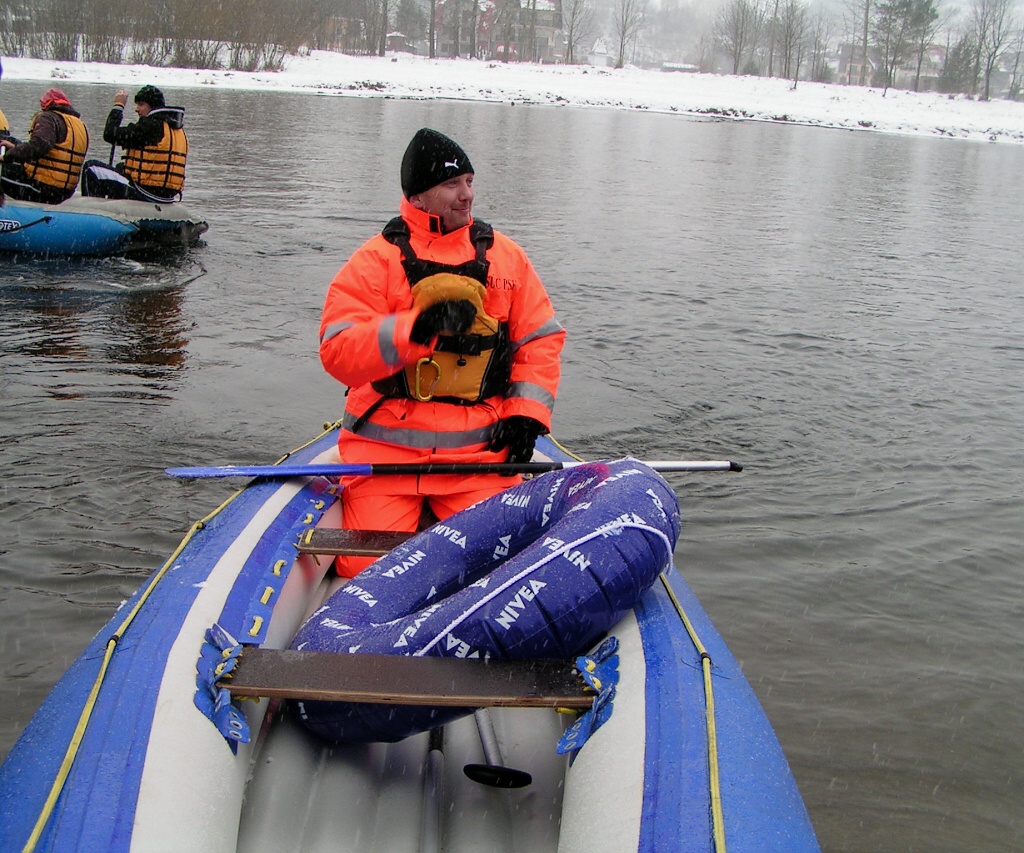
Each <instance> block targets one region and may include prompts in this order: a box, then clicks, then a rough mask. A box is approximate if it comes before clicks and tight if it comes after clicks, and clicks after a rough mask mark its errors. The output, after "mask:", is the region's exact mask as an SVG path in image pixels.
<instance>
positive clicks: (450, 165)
mask: <svg viewBox="0 0 1024 853" xmlns="http://www.w3.org/2000/svg"><path fill="white" fill-rule="evenodd" d="M473 179H474V170H473V166H472V164H471V163H470V161H469V157H468V156H467V155H466V152H465V151H463V150H462V148H461V147H460V146H459V145H458V144H457V143H456V142H455V141H454V140H452V139H450V138H449V137H447V136H445V135H444V134H442V133H439V132H438V131H436V130H432V129H430V128H423V129H422V130H420V131H418V132H417V133H416V135H415V136H414V137H413V139H412V141H411V142H410V143H409V146H408V148H407V149H406V152H405V156H404V157H403V159H402V167H401V184H402V193H403V198H402V200H401V205H400V208H399V212H400V215H399V216H398V217H396V218H395V219H393V220H391V222H389V223H388V225H387V226H386V227H385V228H384V230H383V232H382V233H381V234H378V235H377V236H375V237H373V238H371V239H370V240H369V241H367V242H366V243H365V244H363V245H362V246H361V247H360V248H359V249H357V250H356V252H355V253H354V254H353V255H352V257H351V258H350V259H349V261H348V262H347V263H346V264H345V266H343V267H342V268H341V270H340V272H339V273H338V274H337V276H335V278H334V281H333V282H332V283H331V286H330V289H329V291H328V293H327V299H326V302H325V305H324V310H323V316H322V319H321V323H320V360H321V361H322V362H323V365H324V367H325V368H326V370H327V372H328V373H330V374H331V375H332V376H334V377H335V378H336V379H338V380H339V381H340V382H342V383H343V384H345V385H346V386H348V399H347V404H346V408H345V417H344V420H343V426H342V430H341V435H340V437H339V440H338V448H339V451H340V453H341V458H342V460H343V461H345V462H347V463H366V462H369V463H396V462H398V463H403V462H405V463H428V462H506V461H510V462H524V461H528V460H529V459H530V457H531V456H532V454H533V447H534V442H535V441H536V439H537V436H538V435H541V434H543V433H546V432H549V431H550V428H551V414H552V409H553V408H554V404H555V396H556V394H557V392H558V383H559V378H560V375H561V368H560V358H561V351H562V346H563V343H564V341H565V330H564V329H563V328H562V326H561V324H560V323H559V322H558V321H557V320H556V319H555V312H554V309H553V307H552V305H551V301H550V299H549V298H548V295H547V292H546V291H545V290H544V285H543V284H542V283H541V280H540V278H539V277H538V275H537V273H536V272H535V271H534V268H533V265H532V264H531V263H530V260H529V258H528V257H527V256H526V252H525V251H523V249H522V248H521V247H520V246H518V245H517V244H516V243H514V242H513V241H512V240H511V239H509V238H508V237H506V236H505V235H504V234H502V233H500V232H498V231H496V230H494V229H493V228H491V226H489V225H487V224H486V223H484V222H481V221H479V220H474V219H473V216H472V208H473V200H474V190H473ZM517 482H519V478H517V477H515V478H510V477H498V476H495V475H472V476H461V475H426V476H415V475H400V476H387V477H362V478H352V479H351V480H348V481H346V483H345V489H344V492H343V494H342V509H343V525H344V527H346V528H348V529H372V530H395V531H409V532H412V531H415V530H416V529H417V525H418V524H419V521H420V517H421V512H422V510H423V508H424V504H426V505H427V506H429V508H430V510H431V511H432V512H433V513H434V514H435V515H436V516H437V518H439V519H444V518H447V517H448V516H449V515H451V514H452V513H454V512H457V511H459V510H461V509H464V508H466V507H468V506H470V505H472V504H474V503H476V502H477V501H480V500H483V499H484V498H487V497H490V496H491V495H494V494H496V493H498V492H500V491H503V490H505V489H507V488H508V487H509V486H510V485H514V484H515V483H517ZM370 562H371V560H370V559H369V558H353V557H347V558H339V559H338V561H337V563H336V568H337V571H338V573H339V574H340V575H342V576H344V577H352V576H354V575H355V574H357V573H358V572H359V571H361V570H362V569H363V568H365V567H366V565H368V564H369V563H370Z"/></svg>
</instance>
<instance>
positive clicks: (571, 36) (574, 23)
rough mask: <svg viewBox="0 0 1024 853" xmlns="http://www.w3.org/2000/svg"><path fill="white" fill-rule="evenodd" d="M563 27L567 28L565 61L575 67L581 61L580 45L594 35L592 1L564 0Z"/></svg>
mask: <svg viewBox="0 0 1024 853" xmlns="http://www.w3.org/2000/svg"><path fill="white" fill-rule="evenodd" d="M562 26H564V27H565V51H566V52H565V61H566V62H567V63H568V64H569V65H575V64H576V62H577V61H578V60H579V59H580V45H582V44H583V43H584V42H587V41H589V40H590V39H591V38H592V37H593V34H594V4H593V2H592V0H563V2H562Z"/></svg>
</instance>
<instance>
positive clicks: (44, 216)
mask: <svg viewBox="0 0 1024 853" xmlns="http://www.w3.org/2000/svg"><path fill="white" fill-rule="evenodd" d="M208 227H209V226H208V225H207V223H206V222H205V221H204V220H203V219H201V218H199V217H198V216H196V215H195V214H194V213H192V211H191V210H189V208H188V207H186V206H185V205H183V204H182V203H180V202H178V203H173V204H172V203H163V202H161V203H151V202H145V201H124V200H118V199H106V198H88V197H85V196H77V195H76V196H72V197H71V198H69V199H68V200H67V201H65V202H63V203H62V204H59V205H53V204H38V203H36V202H30V201H13V200H11V199H7V201H6V202H5V203H4V204H3V206H0V252H15V253H20V254H26V255H38V256H57V257H103V256H107V255H117V254H121V253H123V252H126V251H132V250H139V249H147V248H151V247H154V246H188V245H192V244H194V243H195V242H196V241H197V240H198V239H199V237H200V236H202V234H204V233H205V232H206V230H207V228H208Z"/></svg>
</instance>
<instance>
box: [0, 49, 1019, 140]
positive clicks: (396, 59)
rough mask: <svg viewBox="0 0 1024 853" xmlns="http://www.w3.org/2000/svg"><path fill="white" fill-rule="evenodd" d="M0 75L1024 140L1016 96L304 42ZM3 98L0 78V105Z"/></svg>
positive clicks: (8, 66)
mask: <svg viewBox="0 0 1024 853" xmlns="http://www.w3.org/2000/svg"><path fill="white" fill-rule="evenodd" d="M3 67H4V79H5V80H39V81H41V82H46V83H47V84H49V85H60V81H75V82H82V83H106V84H110V85H112V86H117V87H121V86H124V87H125V88H128V89H129V90H130V91H131V90H132V88H133V87H136V86H141V85H143V84H145V83H153V84H154V85H157V86H159V87H161V88H164V89H167V90H171V91H173V90H174V89H176V88H190V87H201V86H222V87H225V88H232V89H264V90H267V89H274V90H279V91H303V92H310V93H316V94H320V95H338V96H349V97H392V98H457V99H461V100H471V101H495V102H502V103H509V104H511V103H515V104H545V105H552V106H565V107H580V108H583V107H587V108H603V109H630V110H649V111H651V112H661V113H678V114H684V115H687V114H700V115H706V114H712V115H722V116H728V117H735V118H739V119H750V120H758V121H786V122H794V123H799V124H807V125H819V126H822V127H842V128H851V129H862V130H871V131H879V132H885V133H902V134H913V135H924V136H946V137H953V138H958V139H972V140H979V141H989V142H999V143H1007V142H1009V143H1018V144H1024V103H1021V102H1014V101H1004V100H992V101H987V102H986V101H975V100H972V99H971V98H968V97H966V96H962V95H958V96H948V95H939V94H933V93H914V92H905V91H900V90H896V89H890V90H889V91H888V92H887V93H886V94H885V95H884V96H883V94H882V90H881V89H868V88H861V87H856V86H832V85H824V84H820V83H806V82H800V83H799V84H798V85H797V86H796V87H794V86H793V82H792V81H791V80H780V79H765V78H760V77H736V76H729V75H719V74H689V73H680V72H661V71H644V70H640V69H637V68H625V69H620V70H614V69H607V68H590V67H587V66H566V65H557V66H552V65H545V66H540V65H527V64H519V63H508V64H504V63H501V62H483V61H478V60H469V59H426V58H424V57H419V56H413V55H411V54H405V53H400V54H389V55H388V56H385V57H364V56H346V55H344V54H340V53H330V52H327V51H313V52H312V54H310V55H309V56H292V57H288V59H287V60H286V63H285V69H284V70H283V71H281V72H279V73H273V72H255V73H245V72H240V71H207V70H196V69H185V68H151V67H148V66H141V65H106V64H102V63H92V62H90V63H76V62H54V61H50V60H39V59H18V58H14V57H8V58H5V59H4V60H3ZM3 103H4V90H3V85H2V83H0V107H2V106H3Z"/></svg>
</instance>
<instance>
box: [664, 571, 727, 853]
mask: <svg viewBox="0 0 1024 853" xmlns="http://www.w3.org/2000/svg"><path fill="white" fill-rule="evenodd" d="M661 583H662V585H663V586H664V587H665V591H666V592H667V593H668V597H669V599H671V601H672V606H673V607H675V609H676V613H678V614H679V618H680V619H682V620H683V626H684V627H685V628H686V633H687V634H689V635H690V641H691V642H692V643H693V645H694V648H696V649H697V652H698V653H699V654H700V664H701V670H702V671H703V673H704V716H705V719H706V721H707V732H708V788H709V793H710V795H711V831H712V834H713V836H714V840H715V850H716V851H717V853H725V815H724V814H723V812H722V786H721V779H720V777H719V773H718V735H717V733H716V730H715V694H714V688H713V687H712V683H711V655H709V654H708V652H707V649H705V648H704V644H703V643H702V642H701V641H700V637H698V636H697V632H696V631H695V630H694V628H693V625H692V624H691V623H690V619H689V617H688V616H687V615H686V611H685V610H683V605H682V604H681V603H680V601H679V599H678V598H677V597H676V593H675V590H673V589H672V585H671V584H670V583H669V581H668V577H667V576H666V575H665V574H664V573H662V575H661Z"/></svg>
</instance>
